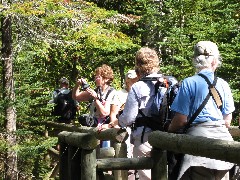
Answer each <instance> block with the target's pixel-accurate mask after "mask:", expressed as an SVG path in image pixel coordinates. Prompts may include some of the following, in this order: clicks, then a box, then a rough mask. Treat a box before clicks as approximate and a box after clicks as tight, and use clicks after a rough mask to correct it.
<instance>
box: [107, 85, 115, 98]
mask: <svg viewBox="0 0 240 180" xmlns="http://www.w3.org/2000/svg"><path fill="white" fill-rule="evenodd" d="M113 90H114V88H113V87H110V88H109V90H108V92H107V94H106V96H105V100H107V98H108V96H109V94H110V93H111V92H112V91H113Z"/></svg>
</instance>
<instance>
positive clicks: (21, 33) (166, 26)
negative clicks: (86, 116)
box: [0, 0, 240, 179]
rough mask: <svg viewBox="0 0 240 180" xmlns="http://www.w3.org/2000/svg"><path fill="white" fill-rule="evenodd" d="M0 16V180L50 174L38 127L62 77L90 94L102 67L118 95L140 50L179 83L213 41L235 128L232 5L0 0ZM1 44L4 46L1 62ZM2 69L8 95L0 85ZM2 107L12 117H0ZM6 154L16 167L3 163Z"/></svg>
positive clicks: (232, 1) (238, 13)
mask: <svg viewBox="0 0 240 180" xmlns="http://www.w3.org/2000/svg"><path fill="white" fill-rule="evenodd" d="M0 12H1V14H0V16H1V35H2V39H1V42H2V48H1V51H2V63H1V66H0V70H1V72H2V73H1V75H0V76H1V81H0V88H1V91H0V112H1V113H0V129H1V134H0V152H1V153H0V177H6V176H9V177H11V175H9V174H7V170H6V168H5V169H4V167H8V165H9V167H10V166H13V167H15V166H16V167H17V168H16V172H17V174H18V177H19V178H20V179H31V178H33V179H46V177H47V174H48V173H49V171H50V170H51V167H50V166H49V163H50V162H48V160H46V159H44V157H45V156H44V155H45V154H46V153H47V149H48V148H50V147H52V146H53V145H55V144H56V142H57V139H56V138H48V139H46V138H45V137H44V126H43V125H41V123H42V122H45V121H54V119H53V117H51V115H50V114H51V109H52V106H51V105H49V104H47V103H48V101H49V100H50V99H51V93H52V91H53V90H54V89H57V88H58V85H59V84H58V80H59V79H60V78H61V77H63V76H65V77H67V78H69V80H70V84H71V87H73V85H74V82H75V80H76V78H77V77H85V78H87V79H88V82H89V83H90V84H91V86H92V87H94V83H93V72H94V70H95V68H96V67H98V66H100V65H102V64H108V65H110V66H111V67H112V68H113V70H114V73H115V80H114V83H113V84H114V86H115V88H117V89H120V88H121V86H122V85H123V77H124V73H125V72H126V71H127V70H128V69H133V68H134V56H135V53H136V51H137V50H138V49H139V48H140V47H142V46H149V47H151V48H154V49H155V50H156V51H157V52H158V54H159V56H160V57H161V64H160V67H161V71H162V73H164V74H166V75H173V76H175V77H176V78H177V79H178V80H179V81H181V80H182V79H184V78H185V77H187V76H191V75H193V74H194V69H193V68H192V64H191V62H192V54H193V46H194V44H196V42H198V41H200V40H211V41H213V42H216V43H217V44H218V46H219V50H220V52H221V55H222V59H223V65H222V67H221V68H219V69H218V70H217V76H219V77H221V78H223V79H225V80H226V81H227V82H228V83H229V84H230V87H231V89H232V93H233V96H234V101H235V106H236V111H235V112H234V114H233V123H232V125H238V118H239V99H240V93H239V83H240V78H239V67H240V43H239V42H240V23H239V20H240V18H239V17H240V3H239V0H212V1H208V0H194V1H192V0H155V1H154V0H135V1H130V0H128V1H120V0H89V1H87V0H86V1H81V0H78V1H67V0H65V1H60V0H38V1H25V0H22V1H17V0H15V1H13V0H12V1H6V2H4V1H2V4H1V5H0ZM6 22H8V24H7V26H6V24H5V23H6ZM6 27H8V28H6ZM6 35H8V36H9V37H10V39H8V40H7V43H6ZM6 45H10V47H11V51H10V52H11V54H10V56H9V57H7V56H6V52H5V51H4V50H6V48H5V46H6ZM9 60H10V61H9ZM8 63H10V64H8ZM9 67H10V68H12V72H13V73H11V72H10V78H11V77H12V84H11V85H12V90H10V91H9V89H8V88H9V87H8V86H7V83H6V82H5V81H6V75H7V73H6V72H8V71H7V69H8V68H9ZM8 75H9V74H8ZM9 92H10V96H8V93H9ZM11 93H12V94H11ZM84 105H85V104H81V106H82V108H81V111H80V113H82V112H83V111H84V109H85V108H84ZM9 107H12V110H13V111H12V112H14V117H11V116H10V115H11V114H12V113H7V112H9V111H7V110H8V108H9ZM9 114H10V115H9ZM9 121H10V122H11V123H9ZM9 124H10V126H12V127H10V129H9ZM9 133H13V134H14V141H12V142H11V140H10V141H9V139H7V141H6V138H5V137H6V136H7V135H9ZM12 143H13V144H12ZM12 145H13V146H12ZM9 151H10V152H13V153H15V159H16V160H17V161H16V162H17V165H16V163H15V162H14V163H15V165H12V162H11V158H10V160H9V159H8V158H6V154H5V152H9ZM13 157H14V156H13ZM16 157H17V158H16ZM13 159H14V158H13Z"/></svg>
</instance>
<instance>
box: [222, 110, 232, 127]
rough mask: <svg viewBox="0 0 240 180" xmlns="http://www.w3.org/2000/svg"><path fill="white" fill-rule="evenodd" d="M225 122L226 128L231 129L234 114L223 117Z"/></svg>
mask: <svg viewBox="0 0 240 180" xmlns="http://www.w3.org/2000/svg"><path fill="white" fill-rule="evenodd" d="M223 120H225V125H226V127H227V128H229V127H230V124H231V121H232V113H230V114H225V115H223Z"/></svg>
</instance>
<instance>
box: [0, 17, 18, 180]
mask: <svg viewBox="0 0 240 180" xmlns="http://www.w3.org/2000/svg"><path fill="white" fill-rule="evenodd" d="M1 20H2V22H1V25H2V63H3V68H2V69H3V72H2V73H3V92H4V93H3V97H4V100H5V107H4V110H5V111H4V112H5V121H4V123H5V128H6V141H7V143H8V149H7V152H6V156H5V157H6V159H5V178H4V179H6V180H16V179H18V173H17V153H16V151H15V150H14V148H13V147H14V146H15V145H16V133H15V132H16V109H15V106H14V101H15V93H14V78H13V58H12V29H11V15H7V16H4V17H2V19H1Z"/></svg>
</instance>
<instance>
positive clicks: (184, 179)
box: [52, 41, 235, 180]
mask: <svg viewBox="0 0 240 180" xmlns="http://www.w3.org/2000/svg"><path fill="white" fill-rule="evenodd" d="M159 64H160V60H159V57H158V55H157V53H156V51H155V50H153V49H151V48H148V47H143V48H141V49H140V50H138V51H137V53H136V56H135V69H134V70H129V71H128V72H127V73H126V75H125V86H124V88H123V89H121V90H118V91H117V90H115V89H114V88H113V87H112V86H111V83H112V82H113V79H114V74H113V70H112V68H111V67H109V66H108V65H105V64H104V65H102V66H100V67H98V68H96V70H95V72H94V77H95V79H94V80H95V84H96V88H95V89H92V88H91V87H90V86H89V84H88V83H87V81H86V79H84V78H80V79H77V81H76V84H75V86H74V88H73V89H72V91H70V90H69V89H68V85H69V82H68V80H67V79H66V78H62V79H61V80H60V83H61V85H62V87H61V89H59V90H55V91H54V93H53V100H52V102H54V103H55V104H56V105H55V108H54V111H53V114H54V115H57V116H59V118H58V122H63V123H70V122H71V120H72V119H73V118H74V116H75V115H76V111H77V110H78V102H82V101H86V102H90V105H89V107H88V108H87V109H88V110H89V112H90V113H89V114H87V115H84V116H80V117H79V123H80V124H82V125H85V126H95V127H98V129H99V130H100V131H101V130H103V129H107V128H120V127H121V128H126V129H127V131H128V133H129V134H130V136H129V138H128V140H127V141H126V143H127V150H128V157H135V158H139V157H149V156H150V152H151V149H152V147H151V145H150V144H149V143H148V136H149V134H150V133H151V132H152V131H155V130H160V131H167V132H169V133H185V134H189V135H192V136H203V137H209V138H215V139H222V140H228V141H233V138H232V136H231V135H230V133H229V131H228V128H229V127H230V123H231V120H232V112H233V111H234V110H235V107H234V101H233V96H232V93H231V90H230V87H229V85H228V83H227V82H226V81H224V80H223V79H221V78H219V77H216V76H215V71H216V69H217V68H218V67H219V66H220V65H221V56H220V53H219V50H218V47H217V45H216V44H215V43H213V42H211V41H200V42H198V43H197V44H196V45H195V46H194V54H193V65H194V67H195V68H196V74H195V75H193V76H191V77H188V78H186V79H184V80H182V81H181V83H179V82H178V81H177V80H176V78H174V77H172V76H164V75H163V74H161V73H159V72H161V67H160V66H159ZM59 97H60V98H59ZM59 99H65V100H64V101H63V102H62V100H59ZM58 104H62V105H58ZM63 104H64V105H63ZM68 104H71V105H68ZM58 106H59V107H58ZM60 107H61V108H62V109H61V108H60ZM69 107H73V108H69ZM59 109H60V110H59ZM109 146H111V144H110V142H109V141H103V142H101V147H109ZM169 154H170V153H169ZM168 158H175V155H174V154H172V155H171V156H169V157H168ZM168 162H169V164H168V167H169V171H168V172H169V174H168V179H173V180H175V179H181V180H190V179H194V180H200V179H201V180H202V179H208V180H210V179H214V180H216V179H219V180H220V179H229V174H228V171H229V170H230V169H231V168H232V167H233V166H234V164H232V163H228V162H224V161H220V160H215V159H210V158H205V157H199V156H192V155H187V154H186V155H184V156H182V157H181V159H180V160H179V162H180V164H179V166H178V169H177V170H176V167H177V166H176V164H171V163H170V162H171V161H168ZM179 162H178V163H179ZM138 175H139V179H140V180H148V179H149V180H150V179H151V171H150V170H138ZM129 179H131V178H130V177H129Z"/></svg>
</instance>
